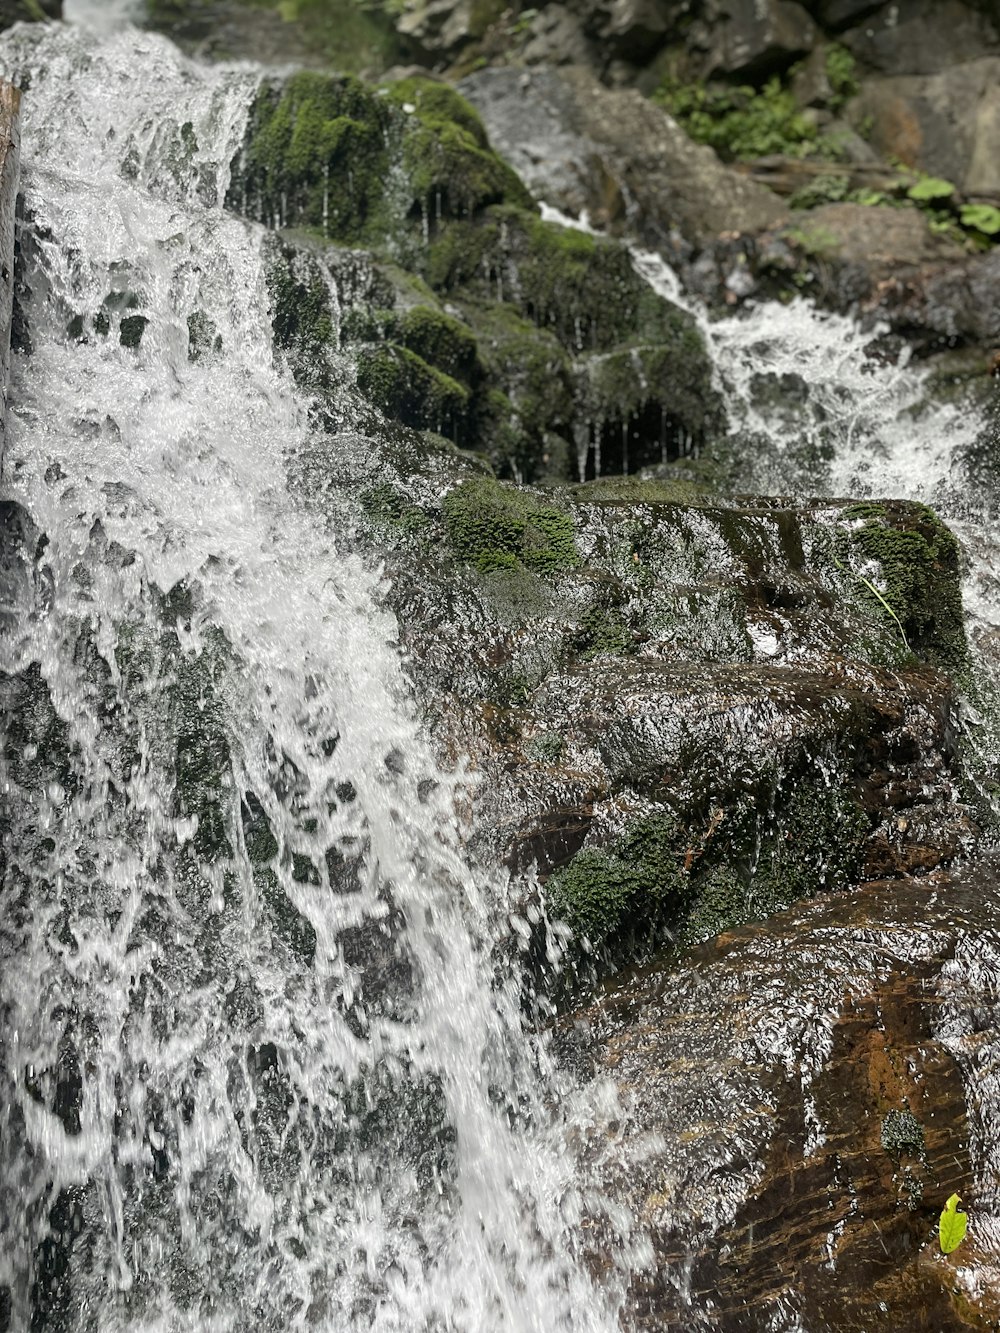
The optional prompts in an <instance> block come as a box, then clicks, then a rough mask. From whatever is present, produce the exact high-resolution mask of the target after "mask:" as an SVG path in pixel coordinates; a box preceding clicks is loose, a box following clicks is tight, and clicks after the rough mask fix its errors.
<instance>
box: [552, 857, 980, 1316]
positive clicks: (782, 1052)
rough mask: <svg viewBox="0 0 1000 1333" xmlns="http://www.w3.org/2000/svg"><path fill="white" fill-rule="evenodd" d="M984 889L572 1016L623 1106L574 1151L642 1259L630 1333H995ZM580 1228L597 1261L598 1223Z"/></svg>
mask: <svg viewBox="0 0 1000 1333" xmlns="http://www.w3.org/2000/svg"><path fill="white" fill-rule="evenodd" d="M996 874H997V867H996V865H995V864H994V863H989V864H987V865H984V866H982V867H979V868H978V869H976V870H974V871H973V872H969V873H967V874H966V875H965V876H963V877H961V878H959V879H958V880H957V881H955V882H950V881H947V880H941V881H928V880H924V881H904V882H902V883H898V884H893V885H885V884H882V885H872V886H870V887H868V888H865V889H861V890H859V891H857V892H856V893H852V894H848V895H836V896H834V897H832V898H828V899H825V900H824V901H822V902H817V903H813V904H808V905H803V906H800V907H799V908H797V909H795V910H793V911H791V912H788V913H786V914H784V915H781V916H778V917H776V918H774V919H772V920H771V921H770V922H769V923H768V926H767V928H766V930H765V929H759V928H747V929H743V930H740V931H735V932H732V933H730V934H727V935H723V936H722V937H721V938H720V939H718V940H717V941H715V942H714V943H713V944H710V945H705V946H703V947H701V948H699V949H697V950H695V951H694V952H693V953H691V954H690V955H689V957H688V958H687V959H686V960H685V962H684V963H683V964H682V965H681V966H680V967H674V968H672V967H670V966H669V965H667V964H662V965H660V966H654V967H652V968H649V969H647V970H646V971H645V972H644V973H642V974H640V975H637V976H636V977H635V978H634V979H633V980H631V981H627V982H625V983H624V984H622V985H621V986H620V987H619V989H618V990H617V991H615V992H614V993H613V994H611V995H610V996H609V997H608V998H607V999H606V1000H604V1001H602V1002H600V1003H599V1004H597V1005H595V1006H594V1007H593V1008H592V1009H590V1010H587V1011H585V1012H583V1013H581V1014H579V1015H577V1016H576V1018H575V1020H573V1021H571V1022H567V1023H566V1025H565V1045H566V1050H567V1058H572V1059H573V1060H574V1061H575V1062H577V1063H579V1064H581V1065H583V1066H584V1067H586V1068H589V1069H591V1070H592V1071H595V1072H605V1073H607V1074H609V1075H610V1076H611V1077H613V1078H614V1079H615V1081H616V1083H617V1085H618V1087H619V1090H620V1096H621V1101H622V1106H621V1111H620V1113H619V1115H618V1116H617V1117H616V1118H615V1119H614V1120H613V1121H610V1122H609V1121H607V1120H606V1119H604V1120H602V1119H601V1118H600V1117H598V1120H597V1123H596V1124H595V1127H594V1130H593V1132H592V1134H591V1135H590V1136H589V1138H588V1139H587V1141H586V1143H585V1144H584V1145H582V1146H583V1147H584V1149H585V1150H586V1151H587V1152H588V1153H589V1154H594V1155H596V1156H597V1157H598V1158H599V1160H604V1161H605V1162H606V1163H607V1169H606V1182H607V1183H606V1187H607V1189H608V1190H609V1192H610V1194H611V1196H612V1198H613V1199H614V1200H615V1202H617V1203H621V1204H624V1205H625V1207H626V1208H627V1210H628V1212H629V1214H630V1215H631V1216H633V1217H635V1218H637V1219H638V1220H639V1224H640V1226H642V1227H644V1228H647V1229H648V1230H647V1234H648V1238H649V1240H650V1241H651V1245H652V1254H651V1255H650V1256H649V1263H648V1267H647V1270H646V1271H645V1272H644V1273H642V1274H639V1275H638V1276H637V1277H636V1278H635V1279H634V1281H633V1289H632V1293H631V1299H630V1303H629V1310H628V1315H627V1317H626V1319H625V1321H624V1322H625V1326H626V1327H627V1328H631V1329H650V1330H652V1329H684V1330H689V1329H701V1328H709V1327H710V1328H711V1329H713V1330H723V1331H724V1333H744V1331H749V1330H758V1329H761V1328H767V1327H774V1326H775V1324H774V1323H772V1322H771V1320H775V1319H778V1317H779V1312H780V1317H781V1326H786V1325H785V1321H786V1320H789V1319H792V1320H794V1319H795V1318H796V1316H797V1318H798V1319H799V1320H800V1321H801V1324H800V1325H799V1326H804V1327H806V1328H810V1329H831V1330H832V1329H837V1330H847V1329H852V1330H853V1329H857V1330H862V1329H864V1330H870V1329H876V1328H887V1329H888V1328H893V1329H906V1330H907V1333H911V1331H912V1333H953V1331H957V1330H963V1329H986V1328H995V1327H996V1326H997V1324H996V1321H997V1318H998V1314H1000V1310H998V1308H997V1300H996V1292H997V1290H998V1286H997V1271H996V1270H997V1258H998V1256H997V1253H996V1249H995V1246H994V1244H993V1239H992V1238H993V1236H994V1235H995V1227H996V1224H997V1216H996V1212H997V1209H996V1197H995V1191H994V1189H993V1186H992V1181H993V1179H994V1178H995V1177H994V1174H993V1173H994V1171H995V1161H996V1158H995V1153H996V1149H995V1136H994V1134H993V1131H992V1122H993V1117H994V1115H995V1106H996V1093H997V1084H996V1072H995V1071H996V1058H997V1049H996V1032H997V1025H998V1020H1000V1013H998V1010H997V999H996V993H995V988H994V987H993V985H992V981H991V980H990V978H991V977H992V975H993V969H995V967H996V965H997V961H998V959H997V953H996V948H997V939H998V933H997V932H998V927H1000V921H998V920H997V915H996V908H995V906H991V905H989V904H990V903H991V898H990V896H989V895H988V894H986V893H984V892H983V887H982V886H983V884H984V882H988V883H992V882H993V881H994V879H995V876H996ZM805 995H808V996H809V1002H808V1004H805V1003H804V1002H803V996H805ZM952 1192H957V1193H959V1194H960V1195H961V1196H962V1199H963V1200H964V1204H963V1206H964V1207H966V1208H967V1209H968V1211H969V1215H970V1219H971V1220H970V1234H969V1238H968V1240H967V1241H966V1242H965V1243H964V1245H963V1247H962V1248H961V1249H960V1250H958V1251H956V1252H955V1254H954V1255H952V1256H951V1257H949V1258H946V1257H945V1256H943V1255H942V1254H941V1253H940V1251H939V1250H938V1247H937V1237H936V1223H937V1218H938V1214H939V1212H940V1210H941V1208H942V1207H943V1205H944V1202H945V1199H946V1198H947V1197H948V1195H949V1194H951V1193H952ZM604 1226H605V1227H606V1224H604ZM588 1234H589V1235H591V1236H593V1237H595V1243H594V1246H593V1251H594V1262H595V1265H596V1266H598V1268H599V1267H600V1266H601V1264H602V1263H603V1262H604V1261H605V1253H604V1251H603V1249H602V1243H601V1242H602V1239H603V1238H604V1237H605V1236H606V1235H607V1232H606V1230H604V1229H603V1228H602V1222H601V1219H600V1216H599V1213H598V1214H597V1215H595V1216H594V1218H593V1219H592V1229H591V1231H590V1232H589V1233H588ZM793 1326H794V1325H793Z"/></svg>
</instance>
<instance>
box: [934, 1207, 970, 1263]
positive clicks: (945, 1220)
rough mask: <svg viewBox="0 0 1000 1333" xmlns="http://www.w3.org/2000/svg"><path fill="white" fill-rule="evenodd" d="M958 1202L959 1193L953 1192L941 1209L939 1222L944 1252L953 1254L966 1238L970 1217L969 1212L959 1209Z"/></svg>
mask: <svg viewBox="0 0 1000 1333" xmlns="http://www.w3.org/2000/svg"><path fill="white" fill-rule="evenodd" d="M958 1204H959V1197H958V1195H957V1194H952V1195H951V1197H950V1198H949V1199H948V1202H947V1203H946V1204H945V1206H944V1208H943V1209H942V1210H941V1219H940V1221H939V1222H938V1240H939V1241H940V1243H941V1253H942V1254H951V1252H952V1250H957V1249H958V1247H959V1246H960V1245H961V1243H962V1241H963V1240H965V1233H966V1230H967V1228H968V1225H969V1218H968V1214H967V1213H960V1212H959V1211H958Z"/></svg>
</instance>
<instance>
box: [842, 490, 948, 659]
mask: <svg viewBox="0 0 1000 1333" xmlns="http://www.w3.org/2000/svg"><path fill="white" fill-rule="evenodd" d="M842 517H843V519H844V520H845V521H846V523H847V524H848V525H849V529H850V532H849V538H848V544H849V558H850V568H851V569H852V570H853V571H854V573H855V575H856V577H857V579H858V584H859V589H860V594H861V596H862V598H863V599H864V600H865V601H867V603H868V605H869V607H870V608H871V610H872V612H873V613H874V614H875V615H879V614H881V615H886V614H889V613H891V615H892V616H893V617H894V618H895V620H896V622H897V624H898V626H899V627H900V629H901V631H902V636H903V639H904V644H903V646H904V648H905V649H906V650H907V651H910V650H912V651H915V652H919V653H920V655H921V656H922V657H923V658H925V659H926V660H928V661H930V662H933V663H934V664H935V665H938V666H941V667H943V668H945V670H947V671H950V672H952V673H954V674H956V675H958V676H963V675H964V673H965V672H966V670H967V667H968V647H967V644H966V639H965V628H964V621H963V615H962V592H961V584H960V579H959V552H958V543H957V542H956V540H955V538H954V536H953V534H952V533H951V531H950V530H949V529H948V528H947V527H945V525H944V524H943V523H942V522H941V520H940V519H939V518H938V517H937V515H936V514H935V513H934V512H933V511H932V510H930V509H928V508H927V507H926V506H925V505H917V504H914V505H912V506H908V507H907V508H906V510H905V511H901V510H900V509H899V508H896V509H894V510H890V509H889V508H888V507H887V506H886V505H884V504H875V503H870V502H864V503H860V504H855V505H850V506H848V507H847V508H846V509H845V510H844V511H843V516H842Z"/></svg>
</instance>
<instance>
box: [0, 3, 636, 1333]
mask: <svg viewBox="0 0 1000 1333" xmlns="http://www.w3.org/2000/svg"><path fill="white" fill-rule="evenodd" d="M0 66H2V69H3V72H4V74H5V75H6V76H8V77H11V78H13V79H14V80H15V81H17V82H18V83H19V84H21V85H22V86H24V87H27V88H30V94H29V97H28V98H27V99H26V100H27V105H26V110H25V116H24V130H23V163H24V167H23V181H22V183H23V194H24V206H25V211H26V216H27V218H28V219H29V220H28V221H27V222H26V223H25V226H24V229H23V236H22V243H23V246H24V248H25V252H26V254H30V260H29V262H27V263H26V265H25V269H26V276H27V281H28V284H29V287H30V291H29V292H28V293H25V300H26V302H27V305H28V308H29V324H30V336H31V338H32V341H33V352H32V355H31V356H30V357H19V358H17V359H18V367H17V370H16V372H15V377H14V383H13V386H12V399H13V407H12V411H11V414H10V428H9V443H8V452H7V455H6V458H5V463H4V476H5V483H4V485H5V497H6V508H5V510H4V517H5V523H6V532H5V542H6V545H7V546H8V547H10V548H11V550H13V549H14V539H15V538H16V539H17V540H18V541H19V542H20V543H21V548H22V554H21V556H20V557H19V558H15V557H14V556H13V555H11V557H10V559H9V561H8V564H9V565H10V573H9V575H8V576H7V583H6V584H5V605H4V607H3V612H4V618H5V625H6V628H7V631H8V632H7V634H6V636H5V639H4V645H3V659H2V668H3V672H4V677H3V690H4V702H5V705H6V713H7V719H8V728H7V741H6V746H5V750H4V754H3V790H4V793H5V806H6V815H7V818H8V821H9V828H8V831H7V833H6V835H5V841H4V852H5V856H6V867H5V870H6V874H5V888H4V897H3V907H2V912H0V920H2V931H3V957H4V970H3V976H2V980H0V1016H2V1038H0V1041H2V1055H0V1064H2V1068H3V1079H4V1088H3V1096H2V1099H0V1106H2V1110H0V1127H2V1129H0V1132H2V1138H0V1217H2V1219H3V1229H4V1234H5V1237H6V1241H5V1245H4V1248H3V1253H2V1256H0V1288H2V1289H3V1291H4V1294H5V1297H6V1301H7V1305H8V1313H7V1326H8V1327H11V1328H18V1329H27V1328H29V1327H30V1328H47V1329H65V1330H70V1329H74V1330H76V1329H101V1330H111V1329H148V1330H153V1329H163V1330H167V1329H184V1328H187V1329H197V1330H199V1331H201V1333H204V1331H205V1330H209V1329H211V1330H237V1329H239V1330H245V1329H249V1328H254V1329H269V1328H270V1329H291V1328H307V1327H308V1328H326V1329H336V1330H340V1329H350V1328H358V1329H385V1330H389V1329H396V1330H407V1331H409V1330H419V1329H428V1330H431V1329H434V1330H445V1329H448V1330H460V1329H467V1330H486V1329H497V1330H499V1329H513V1330H529V1329H538V1330H546V1331H547V1333H548V1331H549V1330H552V1329H557V1328H570V1327H572V1328H574V1329H593V1330H595V1331H596V1330H600V1329H608V1328H610V1327H612V1325H613V1323H614V1304H615V1298H614V1291H613V1289H612V1288H613V1284H611V1287H609V1286H608V1284H605V1288H604V1292H603V1294H600V1295H599V1294H597V1293H596V1292H595V1290H594V1289H593V1287H592V1285H591V1282H590V1280H589V1278H588V1277H587V1275H586V1274H585V1272H584V1271H583V1269H582V1266H581V1264H580V1262H579V1261H578V1259H577V1257H576V1254H575V1250H574V1240H573V1236H574V1233H575V1232H576V1230H577V1227H576V1225H575V1224H576V1223H577V1222H578V1221H579V1218H580V1216H581V1213H582V1210H583V1208H584V1204H585V1199H584V1194H583V1191H582V1189H581V1187H580V1184H579V1181H578V1180H576V1181H575V1180H574V1168H573V1167H572V1165H571V1160H570V1154H569V1151H568V1148H567V1146H566V1135H567V1120H568V1117H569V1107H570V1098H569V1097H568V1095H567V1096H565V1097H563V1096H561V1093H562V1091H563V1089H562V1088H561V1085H560V1082H559V1079H558V1078H557V1076H556V1074H555V1072H554V1071H553V1069H552V1068H551V1067H550V1064H549V1062H548V1059H547V1056H546V1052H545V1048H544V1046H543V1045H542V1044H541V1043H539V1042H537V1041H533V1040H531V1039H530V1038H529V1037H527V1036H526V1035H525V1033H524V1032H523V1031H522V1027H521V1020H520V1003H519V996H518V993H517V988H516V986H515V985H513V983H509V984H504V983H499V982H495V981H494V980H493V978H492V970H491V964H490V958H489V947H490V944H491V938H490V933H489V928H488V920H487V918H488V915H489V914H490V913H493V914H494V915H495V914H496V912H497V910H498V909H499V908H501V907H502V902H503V886H502V884H499V883H493V882H487V881H486V880H485V879H484V880H483V881H482V882H479V881H477V879H475V878H474V877H473V876H472V875H471V874H470V872H469V870H468V868H467V866H466V865H465V863H464V861H463V856H462V828H461V825H460V823H459V822H458V819H457V816H456V813H455V811H456V809H457V808H458V806H459V804H460V796H461V788H460V784H459V779H457V778H454V777H449V776H447V775H445V774H443V773H441V772H439V771H438V770H437V768H436V766H435V764H434V762H433V759H432V757H431V754H430V752H429V749H428V746H427V744H426V742H425V741H424V739H423V738H422V736H421V732H420V728H419V726H418V723H417V721H416V720H415V716H414V710H413V708H412V706H411V704H410V703H409V701H408V694H407V689H406V684H405V679H404V677H403V675H402V672H401V669H400V663H399V659H398V654H397V652H396V651H395V650H394V647H393V643H394V640H395V638H396V629H395V626H394V624H393V623H392V621H391V619H390V617H388V616H387V615H386V614H384V613H383V612H380V611H379V610H378V596H377V593H378V578H377V575H376V574H373V573H372V572H370V571H367V570H366V569H365V568H363V566H362V565H361V564H360V563H359V561H358V560H357V559H356V558H354V557H352V556H349V555H346V554H343V553H341V552H338V548H337V534H336V533H332V532H329V531H326V530H324V529H323V528H322V527H320V526H319V525H318V524H316V523H315V522H314V520H312V519H310V518H308V517H307V516H306V515H305V514H304V512H303V510H302V508H301V506H300V505H299V504H298V503H297V502H296V500H295V499H294V498H293V497H292V496H291V495H290V493H289V490H288V487H287V485H286V475H285V469H286V463H287V460H288V459H289V458H290V457H291V456H293V455H294V454H295V451H296V449H297V448H299V447H301V446H302V445H303V443H304V442H305V440H306V438H307V436H308V430H309V427H308V418H307V410H306V404H305V403H304V402H303V401H302V400H301V399H300V397H298V396H297V394H296V392H295V391H294V390H293V387H292V384H291V381H290V379H289V378H288V377H287V376H286V375H285V373H284V372H283V371H282V369H281V368H280V367H278V366H276V365H275V363H274V360H273V358H272V352H271V332H270V311H269V305H268V298H267V292H266V287H265V283H264V278H263V265H262V246H263V243H264V232H263V230H262V229H261V228H258V227H255V226H253V225H249V224H244V223H242V222H239V221H236V220H235V219H233V218H231V217H229V216H227V215H226V214H225V213H224V212H223V211H222V209H221V207H220V201H221V200H222V199H223V198H224V196H225V192H226V186H227V183H228V181H227V170H228V167H227V164H228V162H229V161H230V159H231V158H232V156H233V153H234V151H235V148H236V146H237V144H238V143H239V141H240V138H241V135H242V133H243V128H244V124H245V117H246V114H247V108H248V105H249V100H250V95H251V92H252V89H253V87H254V85H255V81H256V79H257V77H258V76H257V74H256V73H255V71H253V70H252V69H250V68H248V67H243V68H236V69H225V68H217V69H214V70H211V71H209V70H205V69H201V68H198V67H197V66H194V65H192V64H190V63H188V62H187V61H185V60H183V59H182V58H181V57H180V56H179V55H178V53H177V51H176V50H175V49H174V48H173V47H172V46H171V45H170V44H169V43H168V42H166V41H165V40H162V39H160V38H157V37H154V36H149V35H142V34H139V33H137V32H135V31H133V30H131V29H126V30H124V31H120V32H118V33H115V34H112V35H110V36H101V37H97V36H94V35H92V34H89V33H87V32H85V31H82V30H80V29H73V28H71V27H61V26H52V27H50V28H41V27H38V26H34V27H30V28H28V27H22V28H19V29H14V30H13V31H11V32H10V33H8V34H7V35H5V37H4V39H3V42H2V44H0ZM26 515H30V519H29V518H27V517H26ZM39 534H44V536H43V537H42V536H40V535H39ZM43 742H44V743H43ZM598 1095H599V1092H598ZM578 1113H579V1114H585V1110H584V1108H582V1107H581V1108H578ZM586 1205H587V1207H589V1208H592V1207H593V1206H594V1203H593V1201H589V1200H588V1201H586Z"/></svg>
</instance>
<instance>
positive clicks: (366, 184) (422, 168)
mask: <svg viewBox="0 0 1000 1333" xmlns="http://www.w3.org/2000/svg"><path fill="white" fill-rule="evenodd" d="M504 201H506V202H513V203H516V204H519V205H521V206H527V205H529V204H530V196H529V195H528V194H527V191H526V190H525V189H524V186H523V185H522V184H521V182H520V180H519V179H518V177H517V176H516V175H515V174H514V172H513V171H512V170H511V168H510V167H508V166H507V164H506V163H505V162H503V161H502V160H501V159H500V158H498V157H497V156H496V154H495V153H493V152H492V151H491V150H490V148H489V143H488V141H487V138H486V134H485V131H484V130H483V127H482V123H481V122H480V120H479V118H478V116H477V115H476V113H475V112H474V111H473V109H472V108H471V107H470V106H469V105H468V103H467V102H465V101H464V100H463V99H462V98H461V97H459V96H458V94H457V93H455V92H454V91H453V90H452V89H451V88H448V87H447V86H446V85H443V84H439V83H435V82H433V81H431V80H428V79H419V78H415V79H406V80H404V81H403V82H401V83H399V84H394V85H391V86H389V87H388V88H386V89H382V90H378V89H374V88H370V87H366V86H365V85H364V84H362V83H360V82H359V81H358V80H357V79H355V78H352V77H349V76H348V77H333V76H330V75H325V74H317V73H313V72H302V73H299V74H295V75H293V76H292V77H291V78H289V79H287V80H286V81H284V82H283V83H275V82H267V83H264V84H263V85H262V86H261V89H260V91H259V93H258V95H257V98H256V100H255V102H254V106H253V110H252V113H251V117H250V122H249V127H248V132H247V139H246V143H245V144H244V148H243V151H242V153H241V155H240V157H239V159H238V160H237V162H236V163H235V164H234V172H233V184H232V186H231V188H230V192H229V196H228V202H229V204H230V206H231V207H236V208H238V209H240V210H241V211H243V212H248V213H250V214H251V215H253V214H256V215H257V216H258V217H260V218H261V220H263V221H268V222H272V223H275V224H276V225H279V226H283V227H289V226H297V227H305V228H309V229H312V230H314V231H318V232H320V233H321V234H322V235H323V236H324V237H328V238H331V239H336V240H340V241H346V242H349V243H356V242H359V241H365V242H368V243H374V244H379V245H386V244H388V245H390V246H392V247H395V248H398V247H399V246H400V244H401V243H402V236H403V233H404V232H405V230H406V227H407V223H408V221H412V222H414V223H415V222H416V221H417V220H418V219H419V220H420V225H421V226H422V227H427V226H429V225H430V223H431V221H432V220H433V221H434V222H435V223H436V222H437V221H438V220H439V219H446V218H450V217H467V216H471V215H473V214H475V213H477V212H479V211H481V210H482V209H483V208H485V207H486V206H487V205H489V204H493V203H500V202H504Z"/></svg>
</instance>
